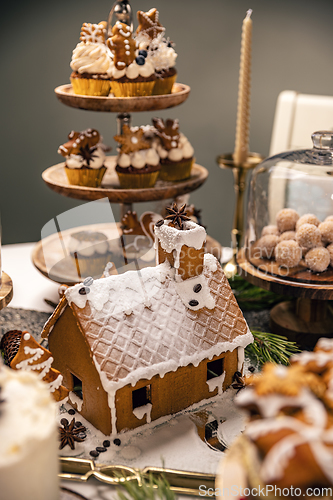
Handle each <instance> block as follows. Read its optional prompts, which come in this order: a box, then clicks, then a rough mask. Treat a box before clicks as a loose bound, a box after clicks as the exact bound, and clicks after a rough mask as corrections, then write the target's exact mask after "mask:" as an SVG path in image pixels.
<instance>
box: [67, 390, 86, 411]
mask: <svg viewBox="0 0 333 500" xmlns="http://www.w3.org/2000/svg"><path fill="white" fill-rule="evenodd" d="M68 396H69V399H70V402H71V403H72V404H76V408H77V411H81V409H82V405H83V399H81V398H79V396H77V395H76V394H75V392H73V391H71V392H70V393H69V395H68Z"/></svg>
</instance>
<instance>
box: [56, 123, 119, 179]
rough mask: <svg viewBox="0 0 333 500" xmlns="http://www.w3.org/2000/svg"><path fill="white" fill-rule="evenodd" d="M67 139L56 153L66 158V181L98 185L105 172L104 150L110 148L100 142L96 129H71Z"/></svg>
mask: <svg viewBox="0 0 333 500" xmlns="http://www.w3.org/2000/svg"><path fill="white" fill-rule="evenodd" d="M68 139H69V141H68V142H66V143H65V144H62V145H61V146H60V147H59V149H58V153H59V154H61V155H62V156H64V157H65V158H66V162H65V172H66V175H67V178H68V182H69V183H70V184H74V185H77V186H89V187H98V186H100V185H101V182H102V179H103V176H104V174H105V172H106V167H105V166H104V160H105V152H106V151H109V150H110V148H108V147H106V146H104V144H102V137H101V136H100V134H99V133H98V131H97V130H94V129H91V128H88V129H87V130H83V131H82V132H74V130H72V132H70V133H69V134H68Z"/></svg>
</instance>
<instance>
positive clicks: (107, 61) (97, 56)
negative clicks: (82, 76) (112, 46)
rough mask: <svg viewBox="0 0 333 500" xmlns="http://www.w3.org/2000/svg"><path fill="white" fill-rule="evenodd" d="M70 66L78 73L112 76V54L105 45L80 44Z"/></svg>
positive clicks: (74, 52)
mask: <svg viewBox="0 0 333 500" xmlns="http://www.w3.org/2000/svg"><path fill="white" fill-rule="evenodd" d="M70 66H71V68H72V70H73V71H76V72H77V73H89V74H92V75H107V76H110V75H111V67H112V60H111V53H110V51H109V49H108V47H107V46H106V45H104V44H103V43H84V42H80V43H78V44H77V46H76V47H75V49H74V50H73V54H72V60H71V63H70Z"/></svg>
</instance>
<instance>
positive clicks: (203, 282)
mask: <svg viewBox="0 0 333 500" xmlns="http://www.w3.org/2000/svg"><path fill="white" fill-rule="evenodd" d="M196 285H200V286H201V290H200V291H199V292H197V293H196V292H194V287H195V286H196ZM175 286H176V291H177V293H178V295H179V297H180V299H181V301H182V302H183V304H184V305H185V306H186V307H187V308H188V309H192V310H193V311H197V310H198V309H202V308H203V307H207V309H214V307H215V300H214V297H213V296H212V295H211V293H210V289H209V279H208V278H207V277H206V276H205V275H204V274H200V275H199V276H195V277H194V278H188V279H187V280H184V281H176V282H175ZM191 300H196V301H197V302H198V304H197V305H191V304H190V301H191Z"/></svg>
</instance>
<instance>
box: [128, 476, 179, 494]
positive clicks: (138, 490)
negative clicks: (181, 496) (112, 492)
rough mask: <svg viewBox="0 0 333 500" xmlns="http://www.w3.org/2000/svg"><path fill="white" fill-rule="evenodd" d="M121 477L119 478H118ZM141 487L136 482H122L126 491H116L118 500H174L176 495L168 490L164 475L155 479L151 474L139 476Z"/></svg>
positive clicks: (168, 485) (168, 486)
mask: <svg viewBox="0 0 333 500" xmlns="http://www.w3.org/2000/svg"><path fill="white" fill-rule="evenodd" d="M120 477H121V476H120ZM141 482H142V486H139V484H138V483H137V482H136V481H124V482H122V483H121V486H122V487H123V488H124V489H125V490H126V494H125V493H124V492H123V491H118V498H119V500H156V499H160V500H175V499H176V495H175V493H174V492H173V491H172V490H171V489H170V484H169V482H168V480H167V479H166V477H165V475H164V474H162V475H161V476H158V477H155V476H154V474H153V473H149V474H148V475H141Z"/></svg>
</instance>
